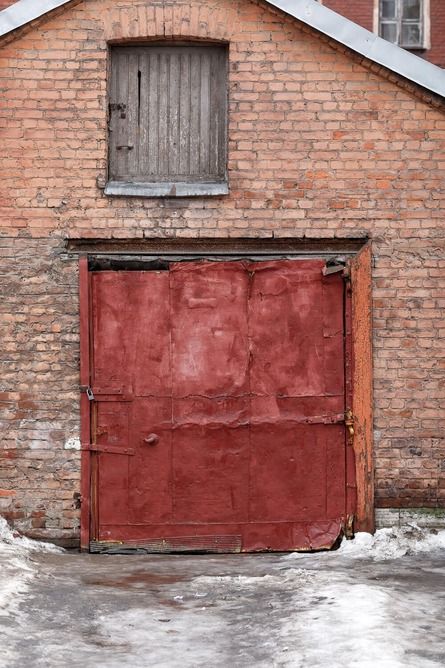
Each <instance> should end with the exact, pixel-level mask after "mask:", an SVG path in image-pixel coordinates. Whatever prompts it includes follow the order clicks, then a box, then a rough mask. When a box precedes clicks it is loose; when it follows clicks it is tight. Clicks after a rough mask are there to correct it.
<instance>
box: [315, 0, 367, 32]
mask: <svg viewBox="0 0 445 668" xmlns="http://www.w3.org/2000/svg"><path fill="white" fill-rule="evenodd" d="M323 5H325V7H329V9H332V10H333V11H334V12H337V13H338V14H341V15H342V16H346V18H348V19H350V20H351V21H354V23H358V24H359V25H361V26H363V28H366V30H371V32H372V30H373V16H374V0H354V2H350V1H349V0H323Z"/></svg>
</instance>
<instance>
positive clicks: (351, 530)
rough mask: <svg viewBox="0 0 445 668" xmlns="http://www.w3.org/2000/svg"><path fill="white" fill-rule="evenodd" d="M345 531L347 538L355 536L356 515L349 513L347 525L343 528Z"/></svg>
mask: <svg viewBox="0 0 445 668" xmlns="http://www.w3.org/2000/svg"><path fill="white" fill-rule="evenodd" d="M343 533H344V534H345V538H346V539H347V540H351V538H354V515H348V516H347V518H346V522H345V526H344V528H343Z"/></svg>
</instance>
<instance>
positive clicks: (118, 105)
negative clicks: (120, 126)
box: [108, 102, 127, 118]
mask: <svg viewBox="0 0 445 668" xmlns="http://www.w3.org/2000/svg"><path fill="white" fill-rule="evenodd" d="M108 108H109V110H110V113H111V112H112V111H120V112H121V113H120V117H121V118H126V117H127V113H126V112H127V105H126V104H124V103H123V102H110V104H109V105H108Z"/></svg>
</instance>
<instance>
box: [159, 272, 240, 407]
mask: <svg viewBox="0 0 445 668" xmlns="http://www.w3.org/2000/svg"><path fill="white" fill-rule="evenodd" d="M170 275H171V279H170V280H171V311H172V314H174V317H173V318H172V365H173V396H174V397H175V398H176V397H187V396H206V397H215V396H229V397H230V396H240V395H242V394H244V393H247V392H248V382H249V378H248V368H249V346H248V340H247V333H248V332H247V318H246V299H247V291H248V283H249V276H248V273H247V271H246V270H245V267H244V265H243V264H242V263H237V262H208V263H203V262H187V263H178V264H173V265H172V266H171V270H170Z"/></svg>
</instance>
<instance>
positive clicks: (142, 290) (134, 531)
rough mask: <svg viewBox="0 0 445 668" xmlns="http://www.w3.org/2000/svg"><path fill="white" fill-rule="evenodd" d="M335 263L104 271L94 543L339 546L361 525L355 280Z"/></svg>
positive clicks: (99, 295)
mask: <svg viewBox="0 0 445 668" xmlns="http://www.w3.org/2000/svg"><path fill="white" fill-rule="evenodd" d="M323 266H324V263H323V262H322V261H319V260H310V261H309V260H301V261H293V260H292V261H291V260H280V261H268V262H207V261H203V262H183V263H173V264H171V265H170V267H169V270H168V271H142V272H139V271H137V272H135V271H103V272H95V273H93V275H92V346H91V349H92V390H93V394H94V401H92V402H91V404H92V411H93V412H92V420H91V423H92V444H91V449H92V456H93V458H94V462H93V466H92V487H93V489H92V499H91V500H92V537H93V541H92V543H91V548H92V549H93V550H102V549H104V548H107V547H109V546H110V544H111V545H113V544H123V545H124V546H127V545H128V546H132V547H136V546H140V547H143V548H145V549H147V550H149V551H184V550H211V551H239V550H243V551H255V550H292V549H311V548H312V549H316V548H320V547H327V546H330V545H332V544H333V542H334V541H335V539H336V538H337V536H338V535H339V533H340V531H341V527H342V525H343V524H344V522H345V518H346V470H345V468H346V438H345V425H344V412H345V382H344V378H345V362H344V350H345V332H344V286H343V280H342V278H341V276H340V275H339V274H333V275H331V276H328V277H323V275H322V267H323Z"/></svg>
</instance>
